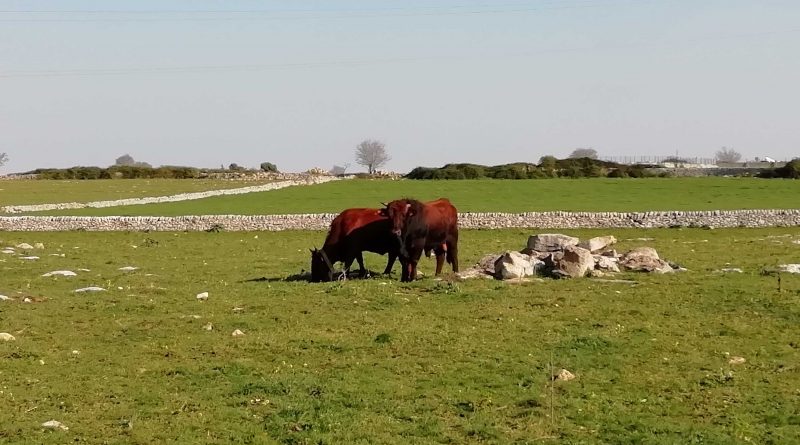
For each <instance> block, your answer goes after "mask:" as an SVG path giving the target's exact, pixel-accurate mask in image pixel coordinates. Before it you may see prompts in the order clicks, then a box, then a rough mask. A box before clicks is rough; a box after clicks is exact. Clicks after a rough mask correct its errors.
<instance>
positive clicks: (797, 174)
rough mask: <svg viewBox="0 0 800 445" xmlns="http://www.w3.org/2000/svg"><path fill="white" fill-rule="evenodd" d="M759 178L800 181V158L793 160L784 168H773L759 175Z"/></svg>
mask: <svg viewBox="0 0 800 445" xmlns="http://www.w3.org/2000/svg"><path fill="white" fill-rule="evenodd" d="M758 177H759V178H786V179H800V158H795V159H792V160H791V161H789V162H787V163H786V165H784V166H783V167H778V168H771V169H768V170H764V171H763V172H761V173H759V175H758Z"/></svg>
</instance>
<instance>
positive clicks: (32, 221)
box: [0, 210, 800, 231]
mask: <svg viewBox="0 0 800 445" xmlns="http://www.w3.org/2000/svg"><path fill="white" fill-rule="evenodd" d="M335 216H336V214H332V213H319V214H303V215H256V216H242V215H204V216H177V217H154V216H104V217H88V216H87V217H81V216H6V217H0V230H2V231H68V230H87V231H125V230H129V231H203V230H225V231H280V230H326V229H327V228H328V227H329V225H330V223H331V221H332V220H333V218H334V217H335ZM796 226H800V210H731V211H705V212H642V213H618V212H531V213H462V214H460V215H459V227H461V228H464V229H511V228H539V229H579V228H604V229H610V228H666V227H715V228H723V227H796Z"/></svg>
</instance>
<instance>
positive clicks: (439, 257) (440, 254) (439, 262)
mask: <svg viewBox="0 0 800 445" xmlns="http://www.w3.org/2000/svg"><path fill="white" fill-rule="evenodd" d="M434 252H436V275H441V274H442V266H444V257H445V255H446V252H445V251H444V250H442V249H440V248H438V247H437V248H436V249H434Z"/></svg>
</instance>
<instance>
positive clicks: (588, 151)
mask: <svg viewBox="0 0 800 445" xmlns="http://www.w3.org/2000/svg"><path fill="white" fill-rule="evenodd" d="M569 157H570V158H571V159H576V158H589V159H597V150H595V149H594V148H576V149H575V150H573V151H572V153H571V154H570V155H569Z"/></svg>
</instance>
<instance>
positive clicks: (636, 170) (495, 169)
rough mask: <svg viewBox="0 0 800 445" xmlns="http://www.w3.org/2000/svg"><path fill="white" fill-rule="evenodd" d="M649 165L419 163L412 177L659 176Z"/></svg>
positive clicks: (575, 161)
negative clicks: (425, 165) (425, 164)
mask: <svg viewBox="0 0 800 445" xmlns="http://www.w3.org/2000/svg"><path fill="white" fill-rule="evenodd" d="M648 167H650V166H648V165H622V164H616V163H613V162H607V161H600V160H597V159H590V158H579V159H555V158H551V157H545V158H542V162H541V163H540V164H538V165H537V164H531V163H514V164H504V165H496V166H491V167H489V166H484V165H477V164H447V165H445V166H444V167H441V168H428V167H417V168H415V169H414V170H412V171H411V172H410V173H409V174H408V175H406V178H409V179H481V178H492V179H540V178H558V177H566V178H602V177H612V178H642V177H646V176H656V175H655V174H653V173H651V172H649V171H648V170H647V168H648Z"/></svg>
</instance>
